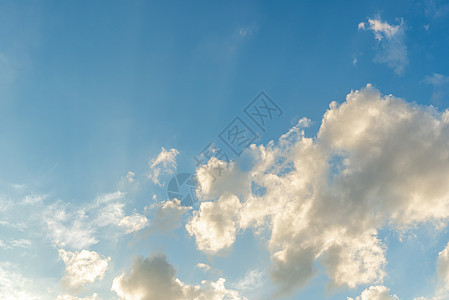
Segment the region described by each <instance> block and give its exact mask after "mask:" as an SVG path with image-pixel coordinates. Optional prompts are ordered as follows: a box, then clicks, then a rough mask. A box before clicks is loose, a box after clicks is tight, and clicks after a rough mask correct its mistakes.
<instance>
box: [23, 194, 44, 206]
mask: <svg viewBox="0 0 449 300" xmlns="http://www.w3.org/2000/svg"><path fill="white" fill-rule="evenodd" d="M47 197H48V196H47V195H28V196H25V198H24V199H23V200H22V202H20V204H22V205H34V204H38V203H42V201H43V200H44V199H45V198H47Z"/></svg>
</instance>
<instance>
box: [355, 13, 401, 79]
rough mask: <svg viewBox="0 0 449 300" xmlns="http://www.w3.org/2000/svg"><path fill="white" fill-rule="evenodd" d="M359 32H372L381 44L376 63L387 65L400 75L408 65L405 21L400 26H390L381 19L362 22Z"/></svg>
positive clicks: (375, 59)
mask: <svg viewBox="0 0 449 300" xmlns="http://www.w3.org/2000/svg"><path fill="white" fill-rule="evenodd" d="M358 29H359V30H371V31H372V32H373V33H374V38H375V39H376V40H377V41H378V43H379V52H378V53H377V54H376V56H375V58H374V61H375V62H378V63H385V64H386V65H387V66H388V67H390V68H392V69H394V71H395V73H396V74H398V75H400V74H402V73H403V72H404V68H405V67H406V66H407V65H408V56H407V46H406V45H405V25H404V21H403V20H401V22H400V23H399V24H398V25H390V24H388V23H387V22H383V21H382V20H381V19H380V18H377V19H368V22H365V23H364V22H361V23H359V25H358Z"/></svg>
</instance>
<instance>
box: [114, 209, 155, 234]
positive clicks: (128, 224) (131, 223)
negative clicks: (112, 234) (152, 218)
mask: <svg viewBox="0 0 449 300" xmlns="http://www.w3.org/2000/svg"><path fill="white" fill-rule="evenodd" d="M147 224H148V219H147V218H146V217H145V216H143V215H140V214H138V213H134V214H133V215H131V216H126V217H124V218H123V219H121V220H120V223H119V225H120V226H121V227H123V228H125V229H126V233H131V232H135V231H139V230H141V229H142V228H144V227H145V226H146V225H147Z"/></svg>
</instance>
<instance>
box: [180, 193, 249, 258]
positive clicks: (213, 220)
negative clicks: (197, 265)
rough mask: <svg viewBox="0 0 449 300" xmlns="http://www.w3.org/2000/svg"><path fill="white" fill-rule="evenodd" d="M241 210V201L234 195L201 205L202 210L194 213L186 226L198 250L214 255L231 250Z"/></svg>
mask: <svg viewBox="0 0 449 300" xmlns="http://www.w3.org/2000/svg"><path fill="white" fill-rule="evenodd" d="M240 208H241V204H240V201H239V199H238V198H237V197H236V196H234V195H224V196H222V197H220V199H218V200H217V201H215V202H203V203H201V206H200V210H199V211H195V212H194V214H193V218H192V219H191V220H190V222H189V223H188V224H187V225H186V229H187V231H188V232H189V234H190V235H192V236H194V237H195V239H196V244H197V247H198V249H199V250H201V251H203V252H206V253H212V254H214V253H217V252H220V251H221V250H225V249H227V248H229V247H230V246H231V245H232V244H233V243H234V240H235V236H236V231H237V216H238V215H239V210H240Z"/></svg>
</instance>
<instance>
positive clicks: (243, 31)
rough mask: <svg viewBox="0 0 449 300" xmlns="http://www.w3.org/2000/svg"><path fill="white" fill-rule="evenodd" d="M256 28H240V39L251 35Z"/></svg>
mask: <svg viewBox="0 0 449 300" xmlns="http://www.w3.org/2000/svg"><path fill="white" fill-rule="evenodd" d="M257 29H258V28H257V26H255V25H253V26H247V27H241V28H240V29H239V35H240V36H242V37H246V36H249V35H252V34H253V33H254V32H256V31H257Z"/></svg>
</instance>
